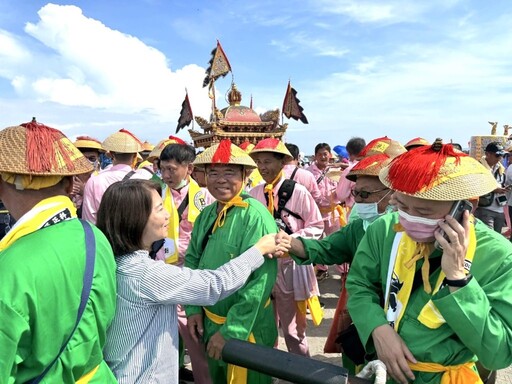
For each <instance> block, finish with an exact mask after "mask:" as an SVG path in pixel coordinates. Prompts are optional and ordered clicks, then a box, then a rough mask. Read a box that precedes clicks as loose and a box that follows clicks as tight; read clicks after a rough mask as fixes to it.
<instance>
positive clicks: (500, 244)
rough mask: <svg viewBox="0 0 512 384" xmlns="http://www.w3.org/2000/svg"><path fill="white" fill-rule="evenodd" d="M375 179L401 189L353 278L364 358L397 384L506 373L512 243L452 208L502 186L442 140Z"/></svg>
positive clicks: (370, 235)
mask: <svg viewBox="0 0 512 384" xmlns="http://www.w3.org/2000/svg"><path fill="white" fill-rule="evenodd" d="M379 177H380V180H381V181H382V183H384V185H386V186H388V187H389V188H391V189H393V190H395V191H396V192H395V193H394V195H393V199H394V202H395V203H396V206H397V208H398V212H397V213H394V214H391V215H385V216H384V217H382V218H381V219H379V220H377V221H375V222H374V223H373V224H372V225H371V226H370V227H369V228H368V230H367V232H366V235H365V237H364V238H363V240H362V241H361V243H360V244H359V247H358V250H357V252H356V255H355V257H354V260H353V262H352V265H351V269H350V273H349V275H348V279H347V289H348V293H349V299H348V309H349V312H350V315H351V317H352V320H353V321H354V324H355V325H356V327H357V330H358V333H359V337H360V339H361V340H362V342H363V344H364V345H365V346H366V351H367V353H369V354H370V355H372V354H373V355H374V356H376V357H377V358H378V359H379V360H381V361H382V362H383V363H384V364H385V365H386V368H387V373H388V375H389V377H391V379H392V381H393V382H399V383H407V382H409V381H410V380H413V381H414V382H415V383H440V382H441V380H442V378H443V379H444V380H448V381H447V382H457V383H458V382H460V383H479V382H481V381H480V378H479V377H478V373H477V371H476V367H475V363H474V362H475V361H477V360H479V363H480V364H481V365H482V366H484V367H485V368H487V369H489V370H497V369H501V368H505V367H508V366H509V365H510V364H511V363H512V343H511V341H510V340H511V336H512V245H511V244H510V243H509V242H508V241H507V240H506V239H505V238H503V237H502V236H500V235H499V234H496V233H494V232H493V231H492V230H490V229H488V228H487V227H486V226H485V225H484V224H482V223H481V222H480V221H478V220H475V219H474V217H473V216H472V215H470V213H469V212H468V211H465V212H463V213H462V214H461V215H460V216H461V218H460V220H456V219H455V218H454V217H453V216H457V215H455V213H453V212H455V211H453V207H456V206H460V205H459V204H455V203H457V202H459V201H461V200H472V201H473V203H474V204H476V199H475V197H477V196H481V195H484V194H486V193H488V192H489V191H492V190H494V189H495V188H496V182H495V180H494V178H493V177H492V175H490V174H489V172H488V171H487V170H486V169H485V168H484V167H482V166H481V165H480V164H479V163H478V162H477V161H476V160H474V159H472V158H470V157H469V156H467V155H464V154H463V153H462V152H459V151H456V150H454V149H453V147H452V146H451V145H442V143H440V142H439V141H436V143H434V144H433V145H432V146H424V147H419V148H417V149H413V150H411V151H409V152H407V153H405V154H403V155H401V156H399V157H397V158H396V159H395V160H394V161H393V162H392V163H391V164H390V165H388V166H387V167H385V168H384V169H383V170H382V171H381V173H380V175H379ZM462 206H463V205H462ZM449 212H452V214H449ZM452 215H453V216H452ZM381 302H384V308H383V306H382V304H381ZM456 380H459V381H456Z"/></svg>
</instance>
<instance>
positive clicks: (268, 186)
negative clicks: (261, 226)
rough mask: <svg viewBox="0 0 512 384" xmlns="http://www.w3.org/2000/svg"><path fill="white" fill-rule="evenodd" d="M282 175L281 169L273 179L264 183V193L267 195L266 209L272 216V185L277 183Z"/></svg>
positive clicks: (273, 208)
mask: <svg viewBox="0 0 512 384" xmlns="http://www.w3.org/2000/svg"><path fill="white" fill-rule="evenodd" d="M282 177H283V170H281V171H280V172H279V173H278V174H277V176H276V178H275V179H274V180H272V182H271V183H268V184H265V193H266V194H267V197H268V204H267V209H268V211H269V212H270V214H271V215H272V216H274V210H275V207H274V185H275V184H277V183H279V181H280V180H281V178H282Z"/></svg>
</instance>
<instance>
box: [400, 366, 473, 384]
mask: <svg viewBox="0 0 512 384" xmlns="http://www.w3.org/2000/svg"><path fill="white" fill-rule="evenodd" d="M408 364H409V367H410V368H411V369H412V370H413V371H418V372H431V373H441V372H444V373H443V376H441V384H481V383H482V379H480V376H479V375H478V371H477V370H476V367H475V363H474V362H468V363H464V364H460V365H451V366H446V367H445V366H444V365H441V364H437V363H420V362H418V363H411V362H408Z"/></svg>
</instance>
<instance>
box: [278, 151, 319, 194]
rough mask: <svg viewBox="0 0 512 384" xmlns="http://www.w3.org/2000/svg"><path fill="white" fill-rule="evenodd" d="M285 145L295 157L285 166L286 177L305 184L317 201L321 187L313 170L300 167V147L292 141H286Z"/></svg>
mask: <svg viewBox="0 0 512 384" xmlns="http://www.w3.org/2000/svg"><path fill="white" fill-rule="evenodd" d="M285 146H286V149H288V151H289V152H290V155H292V157H293V159H292V160H290V161H288V162H287V163H286V164H285V165H284V167H283V172H284V175H285V178H286V179H290V180H295V181H296V182H297V183H299V184H302V185H303V186H305V187H306V189H307V190H308V191H309V193H311V196H313V199H315V201H316V200H317V199H319V198H320V189H318V184H317V183H316V179H315V176H313V174H312V173H311V172H308V171H306V170H305V169H303V168H301V167H299V153H300V151H299V147H297V146H296V145H295V144H292V143H286V144H285Z"/></svg>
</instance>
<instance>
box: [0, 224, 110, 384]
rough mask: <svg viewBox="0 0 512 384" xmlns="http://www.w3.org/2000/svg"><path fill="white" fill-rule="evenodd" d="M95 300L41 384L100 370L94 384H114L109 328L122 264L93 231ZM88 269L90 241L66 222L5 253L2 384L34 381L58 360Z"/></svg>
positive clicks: (0, 264) (0, 289)
mask: <svg viewBox="0 0 512 384" xmlns="http://www.w3.org/2000/svg"><path fill="white" fill-rule="evenodd" d="M94 234H95V238H96V261H95V266H94V278H93V283H92V289H91V294H90V297H89V300H88V302H87V306H86V308H85V311H84V313H83V316H82V319H81V321H80V324H79V325H78V328H77V330H76V331H75V333H74V334H73V337H72V338H71V340H70V342H69V344H68V345H67V347H66V349H65V350H64V352H63V353H62V355H61V356H60V358H59V360H58V361H57V362H56V363H55V364H54V365H53V367H52V368H51V369H50V371H49V372H48V374H47V375H46V376H45V379H44V380H43V382H44V383H74V382H75V381H76V380H78V379H79V378H80V377H81V376H83V375H84V374H86V373H88V372H90V371H91V370H92V369H94V368H95V367H96V366H98V365H99V364H100V368H99V369H98V371H97V373H96V375H95V376H94V378H93V380H91V381H90V383H91V384H94V383H116V382H117V381H116V380H115V378H114V375H113V374H112V372H110V370H109V368H108V367H107V365H106V363H105V362H104V361H103V353H102V350H103V346H104V345H105V335H106V329H107V327H108V326H109V324H110V323H111V321H112V319H113V317H114V313H115V305H116V280H115V276H116V274H115V273H116V265H115V261H114V256H113V254H112V249H111V247H110V244H109V243H108V241H107V239H106V238H105V236H104V235H103V234H102V233H101V232H100V231H99V230H98V229H97V228H94ZM84 270H85V234H84V229H83V227H82V225H81V224H80V222H79V221H78V220H69V221H64V222H62V223H59V224H55V225H52V226H50V227H47V228H44V229H40V230H38V231H36V232H33V233H31V234H29V235H26V236H24V237H22V238H20V239H18V240H17V241H16V242H15V243H14V244H12V245H11V246H10V247H9V248H7V249H5V250H4V251H3V252H0V271H1V272H0V276H1V277H0V314H1V316H0V382H1V383H24V382H26V381H28V380H30V379H33V378H34V377H36V376H37V375H39V374H40V373H42V372H43V371H44V369H45V368H46V367H47V366H48V365H49V364H50V362H51V361H53V359H54V358H55V357H56V356H57V354H58V353H59V350H60V348H61V347H62V345H63V344H64V342H65V341H66V340H67V337H68V336H69V333H70V332H71V330H72V329H73V327H74V325H75V322H76V317H77V313H78V307H79V304H80V295H81V293H82V285H83V284H82V282H83V276H84Z"/></svg>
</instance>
